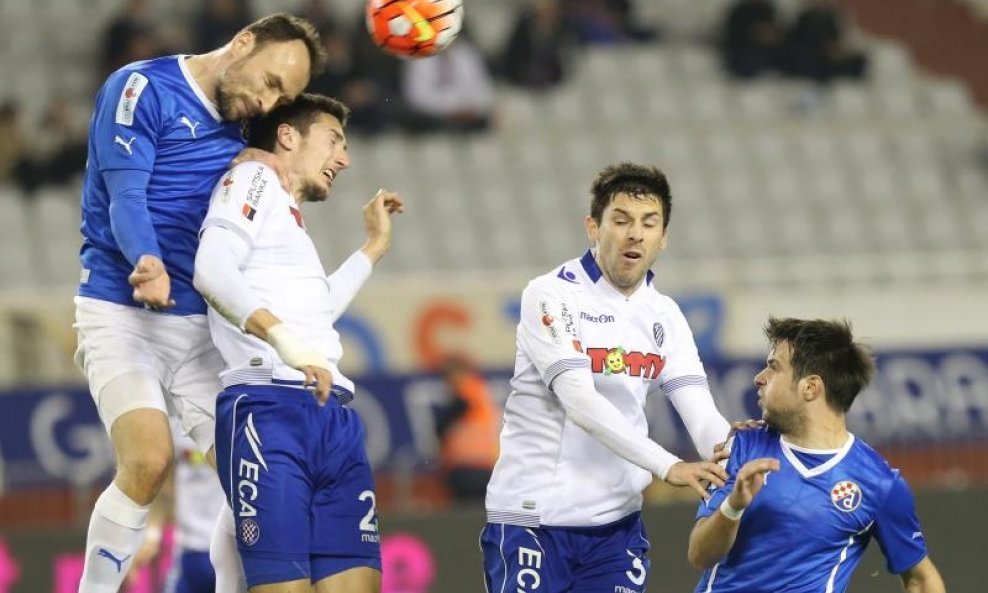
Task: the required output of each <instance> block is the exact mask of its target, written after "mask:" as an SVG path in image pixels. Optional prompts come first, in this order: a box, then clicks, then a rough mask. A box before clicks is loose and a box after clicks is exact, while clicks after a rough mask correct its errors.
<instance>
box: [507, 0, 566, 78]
mask: <svg viewBox="0 0 988 593" xmlns="http://www.w3.org/2000/svg"><path fill="white" fill-rule="evenodd" d="M568 45H569V38H568V35H567V31H566V26H565V23H564V21H563V18H562V11H561V9H560V0H533V1H532V2H531V3H530V4H529V5H528V6H527V7H525V8H524V10H522V12H520V13H519V14H518V18H517V20H516V21H515V26H514V29H513V30H512V31H511V36H510V37H509V38H508V43H507V45H506V46H505V48H504V51H503V53H502V55H501V63H500V70H501V74H502V75H503V76H504V77H505V78H506V79H507V80H508V81H510V82H512V83H514V84H517V85H519V86H524V87H528V88H531V89H544V88H547V87H551V86H555V85H556V84H559V83H560V82H562V80H563V77H564V76H565V74H566V56H565V53H566V51H567V49H568Z"/></svg>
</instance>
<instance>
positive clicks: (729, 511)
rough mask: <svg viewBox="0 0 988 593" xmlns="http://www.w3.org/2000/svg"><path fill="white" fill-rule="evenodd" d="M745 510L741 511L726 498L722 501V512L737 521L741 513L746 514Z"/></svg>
mask: <svg viewBox="0 0 988 593" xmlns="http://www.w3.org/2000/svg"><path fill="white" fill-rule="evenodd" d="M744 511H745V510H744V509H741V510H740V511H739V510H738V509H736V508H734V507H732V506H731V503H729V502H727V499H726V498H725V499H724V502H722V503H720V514H721V515H724V516H725V517H727V518H728V519H730V520H731V521H737V520H738V519H740V518H741V515H743V514H744Z"/></svg>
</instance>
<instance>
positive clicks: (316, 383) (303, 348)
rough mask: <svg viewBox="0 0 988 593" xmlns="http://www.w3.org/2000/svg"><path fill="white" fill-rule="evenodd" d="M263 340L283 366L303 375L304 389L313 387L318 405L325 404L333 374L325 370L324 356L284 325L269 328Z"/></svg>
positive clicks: (279, 324)
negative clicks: (269, 345)
mask: <svg viewBox="0 0 988 593" xmlns="http://www.w3.org/2000/svg"><path fill="white" fill-rule="evenodd" d="M265 339H266V340H267V342H268V344H271V345H272V346H274V349H275V351H276V352H277V353H278V357H279V358H281V360H283V361H285V364H287V365H288V366H290V367H292V368H294V369H298V370H300V371H302V372H303V373H305V383H304V385H305V387H307V388H308V387H310V386H311V387H313V388H314V389H315V394H316V398H317V399H318V400H319V403H321V404H324V403H326V400H327V399H329V390H330V389H332V387H333V374H332V373H330V372H329V369H328V368H327V364H326V356H325V355H323V354H322V353H320V352H319V351H317V350H315V349H314V348H312V347H310V346H309V345H308V344H306V343H305V342H304V341H302V339H301V338H299V337H298V336H297V335H295V332H293V331H292V330H291V329H289V327H288V326H287V325H285V324H284V323H278V324H277V325H273V326H271V327H269V328H268V329H267V336H266V337H265Z"/></svg>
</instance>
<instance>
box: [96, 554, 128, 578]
mask: <svg viewBox="0 0 988 593" xmlns="http://www.w3.org/2000/svg"><path fill="white" fill-rule="evenodd" d="M96 555H97V556H99V557H100V558H106V559H107V560H109V561H110V562H112V563H114V564H116V565H117V572H118V573H119V572H120V571H121V570H123V563H124V562H126V561H127V560H129V559H130V554H127V555H126V556H124V557H123V558H117V557H116V556H114V555H113V553H112V552H110V551H109V550H107V549H106V548H100V549H99V550H96Z"/></svg>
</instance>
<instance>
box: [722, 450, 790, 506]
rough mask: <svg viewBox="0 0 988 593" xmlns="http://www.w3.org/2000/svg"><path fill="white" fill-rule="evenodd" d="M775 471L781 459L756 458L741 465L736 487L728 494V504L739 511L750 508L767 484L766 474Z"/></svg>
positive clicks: (735, 481)
mask: <svg viewBox="0 0 988 593" xmlns="http://www.w3.org/2000/svg"><path fill="white" fill-rule="evenodd" d="M774 471H779V460H778V459H773V458H771V457H762V458H759V459H754V460H752V461H749V462H748V463H746V464H744V465H743V466H741V469H740V470H738V475H737V476H736V477H735V478H734V489H733V490H731V493H730V494H729V495H728V496H727V504H729V505H731V506H732V507H734V508H735V509H737V510H739V511H742V510H744V509H746V508H748V505H750V504H751V501H752V500H753V499H754V498H755V495H756V494H758V492H759V491H760V490H761V489H762V486H764V485H765V475H766V474H767V473H768V472H774Z"/></svg>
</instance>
